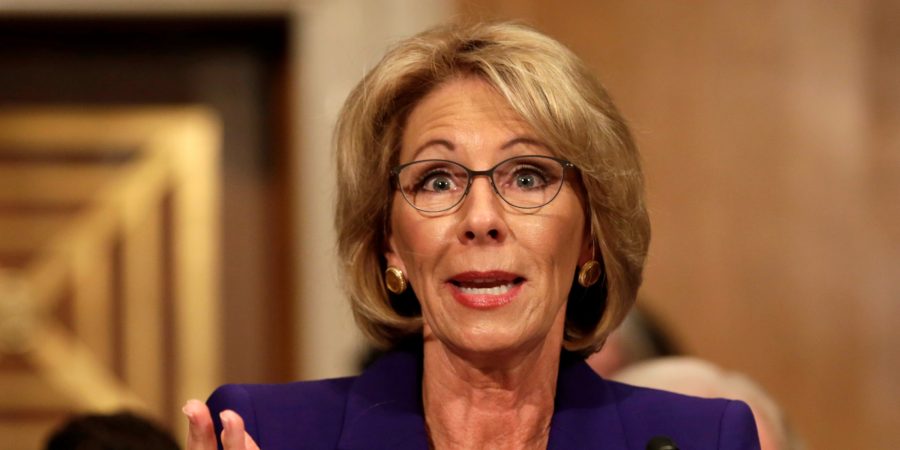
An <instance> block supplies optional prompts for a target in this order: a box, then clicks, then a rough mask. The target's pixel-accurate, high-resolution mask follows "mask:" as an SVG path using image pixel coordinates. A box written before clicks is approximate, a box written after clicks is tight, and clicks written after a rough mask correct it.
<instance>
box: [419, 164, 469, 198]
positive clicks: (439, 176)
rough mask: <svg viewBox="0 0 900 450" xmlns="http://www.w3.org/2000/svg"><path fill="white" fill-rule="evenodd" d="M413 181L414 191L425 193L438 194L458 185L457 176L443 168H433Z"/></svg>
mask: <svg viewBox="0 0 900 450" xmlns="http://www.w3.org/2000/svg"><path fill="white" fill-rule="evenodd" d="M418 179H419V181H418V182H416V183H415V186H414V190H415V191H416V192H421V193H427V194H440V193H444V192H450V191H454V190H456V189H457V188H458V187H459V183H458V182H457V178H456V177H454V176H453V174H452V173H450V172H448V171H447V170H446V169H445V168H434V169H432V170H431V171H428V172H426V173H424V174H422V175H420V176H419V177H418Z"/></svg>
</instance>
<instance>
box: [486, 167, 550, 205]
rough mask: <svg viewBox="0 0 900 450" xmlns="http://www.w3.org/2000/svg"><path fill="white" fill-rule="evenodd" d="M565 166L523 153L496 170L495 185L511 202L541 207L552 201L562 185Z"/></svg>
mask: <svg viewBox="0 0 900 450" xmlns="http://www.w3.org/2000/svg"><path fill="white" fill-rule="evenodd" d="M564 172H565V169H564V168H563V165H562V164H561V163H560V162H559V161H557V160H555V159H553V158H547V157H543V156H521V157H517V158H512V159H509V160H506V161H504V162H502V163H500V165H498V166H497V167H496V168H495V169H494V186H496V188H497V192H499V193H500V195H501V196H502V197H503V199H504V200H506V201H507V203H509V204H510V205H513V206H516V207H519V208H538V207H541V206H544V205H546V204H547V203H550V202H551V201H552V200H553V199H554V198H555V197H556V194H558V193H559V190H560V188H561V187H562V183H563V177H564Z"/></svg>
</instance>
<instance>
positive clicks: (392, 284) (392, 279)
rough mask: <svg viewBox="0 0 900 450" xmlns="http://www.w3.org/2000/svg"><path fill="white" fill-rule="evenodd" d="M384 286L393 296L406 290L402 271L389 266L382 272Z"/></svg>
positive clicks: (404, 276)
mask: <svg viewBox="0 0 900 450" xmlns="http://www.w3.org/2000/svg"><path fill="white" fill-rule="evenodd" d="M384 285H385V286H387V290H389V291H391V292H393V293H394V294H402V293H403V291H405V290H406V275H403V271H402V270H400V269H398V268H396V267H394V266H390V267H388V268H387V270H385V271H384Z"/></svg>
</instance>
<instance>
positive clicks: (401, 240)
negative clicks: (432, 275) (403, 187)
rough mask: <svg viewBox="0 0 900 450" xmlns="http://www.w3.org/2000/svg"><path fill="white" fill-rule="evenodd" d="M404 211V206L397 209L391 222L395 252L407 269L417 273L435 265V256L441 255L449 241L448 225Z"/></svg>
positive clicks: (442, 221) (435, 219)
mask: <svg viewBox="0 0 900 450" xmlns="http://www.w3.org/2000/svg"><path fill="white" fill-rule="evenodd" d="M398 209H400V210H398ZM402 209H403V208H402V206H401V207H400V208H397V209H395V211H394V214H393V219H392V221H391V227H392V230H393V241H394V243H395V244H396V248H395V249H394V250H395V251H397V253H398V255H399V256H400V258H401V259H402V260H403V263H404V264H405V265H406V266H407V269H408V270H410V271H415V270H418V269H420V268H421V267H423V266H428V265H431V264H433V262H434V259H435V256H436V255H439V254H440V253H441V252H440V249H441V248H442V247H443V246H444V242H445V241H446V240H447V231H448V225H447V224H445V222H446V221H444V220H440V219H439V218H428V217H423V216H421V215H419V214H418V213H416V212H410V211H408V210H406V211H405V210H402ZM407 209H408V208H407Z"/></svg>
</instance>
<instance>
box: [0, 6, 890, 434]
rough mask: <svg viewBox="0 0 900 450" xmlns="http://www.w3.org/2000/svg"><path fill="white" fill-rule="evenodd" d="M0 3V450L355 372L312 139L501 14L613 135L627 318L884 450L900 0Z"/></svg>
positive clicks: (323, 150) (354, 344) (795, 413)
mask: <svg viewBox="0 0 900 450" xmlns="http://www.w3.org/2000/svg"><path fill="white" fill-rule="evenodd" d="M186 4H187V3H185V2H180V1H174V0H159V1H152V0H140V1H134V0H131V1H124V0H84V1H80V2H66V1H61V0H42V1H24V0H22V1H16V0H3V1H0V449H15V450H29V449H38V448H40V447H41V445H42V442H43V440H44V438H45V436H46V434H47V433H48V432H49V431H50V430H51V429H53V428H54V427H55V426H57V425H58V424H59V423H60V422H61V421H62V420H64V419H65V418H66V417H67V416H69V415H70V414H72V413H75V412H88V411H99V412H104V411H115V410H117V409H120V408H130V409H133V410H136V411H139V412H141V413H143V414H146V415H147V416H148V417H151V418H153V419H154V420H156V421H157V422H158V423H161V424H163V425H164V426H165V427H168V428H169V429H170V430H171V431H172V432H173V433H175V434H176V435H177V436H181V434H182V433H183V431H184V425H183V420H182V418H181V415H180V412H179V409H180V407H181V404H182V403H183V401H184V400H185V399H187V398H190V397H196V398H205V396H206V395H208V393H209V392H210V391H211V390H212V389H213V388H214V387H215V386H216V385H218V384H220V383H223V382H284V381H289V380H295V379H309V378H321V377H329V376H341V375H348V374H352V373H355V372H356V371H358V370H359V369H358V367H359V361H360V359H361V358H362V357H363V355H364V354H365V345H364V343H363V342H362V340H361V338H360V337H359V333H358V332H357V331H356V329H355V326H354V325H353V323H352V318H351V316H350V312H349V307H348V306H347V304H346V302H345V299H344V297H343V295H342V293H341V288H340V286H339V285H338V282H337V276H336V269H335V267H336V263H335V257H334V232H333V231H332V225H331V224H332V202H333V199H334V194H333V187H332V186H333V175H332V174H333V165H332V163H331V159H330V158H331V156H330V143H331V142H330V135H331V129H332V126H333V124H334V121H335V118H336V116H337V113H338V110H339V108H340V106H341V103H342V102H343V99H344V97H345V96H346V94H347V92H348V91H349V90H350V89H351V88H352V86H353V85H354V84H355V83H356V82H357V81H358V80H359V79H360V78H361V77H362V75H363V74H364V73H365V71H366V69H367V68H369V67H371V66H372V65H373V64H374V63H375V62H376V61H377V60H378V58H379V57H380V55H381V54H382V53H383V52H384V50H385V49H386V48H387V47H388V46H389V45H390V44H391V43H392V42H394V41H396V40H397V39H399V38H401V37H404V36H407V35H409V34H411V33H414V32H416V31H419V30H421V29H424V28H426V27H428V26H430V25H433V24H436V23H439V22H442V21H446V20H448V19H453V18H460V17H465V18H476V19H497V18H499V19H515V20H520V21H523V22H525V23H528V24H531V25H534V26H535V27H537V28H538V29H540V30H541V31H543V32H545V33H547V34H549V35H551V36H553V37H554V38H556V39H558V40H560V41H561V42H563V43H564V44H566V45H567V46H569V47H570V48H571V49H572V50H574V51H575V52H576V53H577V54H579V55H580V56H581V57H582V58H584V59H585V60H586V61H587V63H588V64H589V65H590V66H591V67H592V68H594V69H595V71H596V73H597V74H598V75H599V76H600V78H601V80H602V81H603V82H604V83H605V85H606V86H607V88H608V89H609V90H610V92H611V93H612V95H613V97H614V99H615V100H616V102H617V104H618V105H619V107H620V108H621V109H622V111H623V113H624V114H625V116H626V117H627V118H628V119H629V120H630V122H631V125H632V127H633V131H634V132H635V134H636V137H637V140H638V143H639V145H640V148H641V151H642V154H643V158H644V162H645V170H646V176H647V180H648V181H647V184H648V187H647V195H648V201H649V207H650V210H651V219H652V223H653V233H654V234H653V241H652V244H651V248H650V258H649V261H648V265H647V270H646V278H645V279H646V282H645V285H644V287H643V290H642V293H641V296H642V298H643V300H642V303H643V304H642V306H643V308H644V309H645V310H647V311H649V312H651V313H652V315H653V316H654V317H655V318H656V319H657V320H658V321H660V322H662V323H663V324H664V325H665V328H666V329H667V331H668V332H669V333H670V334H671V335H672V338H673V339H674V340H676V341H677V342H678V343H679V347H680V349H681V350H683V351H684V352H686V353H689V354H691V355H695V356H699V357H701V358H704V359H707V360H709V361H712V362H715V363H716V364H718V365H720V366H722V367H725V368H728V369H731V370H736V371H739V372H742V373H744V374H747V375H748V376H750V377H752V378H753V379H755V380H756V381H758V382H759V383H760V384H761V385H762V386H763V387H764V388H765V389H766V390H768V391H769V392H770V393H771V394H772V396H773V397H775V399H776V400H777V401H778V403H779V404H780V405H781V406H782V407H783V408H784V410H785V411H786V413H787V415H788V417H789V418H790V420H791V422H792V424H793V426H794V428H796V430H797V432H798V433H799V434H800V435H801V436H802V437H803V438H804V440H806V442H807V444H808V448H810V449H842V448H890V447H892V446H894V445H897V444H900V430H898V429H897V427H896V424H897V423H900V412H898V411H900V408H898V406H900V383H898V381H897V380H898V376H900V351H897V350H896V349H895V348H894V347H895V346H896V345H897V343H900V328H898V327H895V326H894V323H895V321H896V317H898V316H900V82H898V81H897V80H900V58H898V55H900V2H898V1H895V0H847V1H843V0H841V1H834V2H828V3H825V2H814V1H811V0H781V1H739V2H727V3H725V2H713V1H696V2H629V1H624V0H621V1H619V0H602V1H601V0H593V1H589V0H566V1H554V2H550V1H546V0H544V1H541V0H478V1H475V0H427V1H415V0H333V1H325V0H322V1H316V0H261V1H249V0H246V1H245V0H197V1H194V2H191V3H190V6H186Z"/></svg>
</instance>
